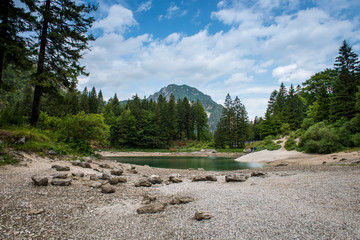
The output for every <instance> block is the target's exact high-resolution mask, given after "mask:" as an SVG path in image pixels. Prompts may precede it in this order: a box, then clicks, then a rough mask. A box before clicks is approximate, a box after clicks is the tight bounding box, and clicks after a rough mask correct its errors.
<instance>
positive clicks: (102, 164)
mask: <svg viewBox="0 0 360 240" xmlns="http://www.w3.org/2000/svg"><path fill="white" fill-rule="evenodd" d="M99 167H101V168H110V166H109V164H107V163H101V164H99Z"/></svg>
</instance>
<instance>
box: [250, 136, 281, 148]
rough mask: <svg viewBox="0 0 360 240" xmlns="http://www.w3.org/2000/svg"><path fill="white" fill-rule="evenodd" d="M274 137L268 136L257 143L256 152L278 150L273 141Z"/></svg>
mask: <svg viewBox="0 0 360 240" xmlns="http://www.w3.org/2000/svg"><path fill="white" fill-rule="evenodd" d="M273 138H274V136H272V135H269V136H267V137H266V138H265V139H264V140H263V141H261V142H259V143H258V144H257V146H256V151H261V150H265V149H267V150H269V151H274V150H278V149H280V148H281V146H280V145H278V144H276V143H275V142H274V141H273Z"/></svg>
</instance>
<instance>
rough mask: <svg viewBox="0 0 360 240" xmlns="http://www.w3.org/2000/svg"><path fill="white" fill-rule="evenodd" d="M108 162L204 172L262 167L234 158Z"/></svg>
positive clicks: (142, 159)
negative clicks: (201, 170)
mask: <svg viewBox="0 0 360 240" xmlns="http://www.w3.org/2000/svg"><path fill="white" fill-rule="evenodd" d="M107 159H108V160H115V161H118V162H122V163H130V164H135V165H148V166H150V167H157V168H171V169H189V168H193V169H198V168H203V169H204V170H206V171H230V170H238V169H249V168H258V167H263V164H259V163H246V162H237V161H235V160H234V158H228V157H182V156H161V157H158V156H157V157H153V156H152V157H108V158H107Z"/></svg>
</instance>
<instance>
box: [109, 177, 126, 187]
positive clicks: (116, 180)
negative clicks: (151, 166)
mask: <svg viewBox="0 0 360 240" xmlns="http://www.w3.org/2000/svg"><path fill="white" fill-rule="evenodd" d="M126 182H127V178H126V177H119V176H116V177H111V178H110V179H109V181H108V183H109V184H111V185H116V184H118V183H126Z"/></svg>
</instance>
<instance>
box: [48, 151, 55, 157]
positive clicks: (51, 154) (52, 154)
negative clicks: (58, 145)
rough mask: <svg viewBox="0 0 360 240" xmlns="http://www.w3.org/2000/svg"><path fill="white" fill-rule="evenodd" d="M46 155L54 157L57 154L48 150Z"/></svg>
mask: <svg viewBox="0 0 360 240" xmlns="http://www.w3.org/2000/svg"><path fill="white" fill-rule="evenodd" d="M47 154H48V155H50V156H54V155H56V154H57V153H56V152H55V151H54V150H49V151H48V152H47Z"/></svg>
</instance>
